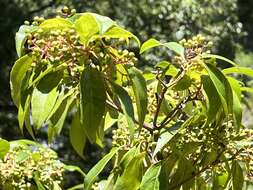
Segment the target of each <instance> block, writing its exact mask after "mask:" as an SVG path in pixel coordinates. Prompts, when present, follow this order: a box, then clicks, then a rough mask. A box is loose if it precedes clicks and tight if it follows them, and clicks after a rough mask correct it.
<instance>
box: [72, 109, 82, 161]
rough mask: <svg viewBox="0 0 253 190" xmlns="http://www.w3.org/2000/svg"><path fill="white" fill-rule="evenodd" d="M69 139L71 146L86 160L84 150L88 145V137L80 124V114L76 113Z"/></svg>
mask: <svg viewBox="0 0 253 190" xmlns="http://www.w3.org/2000/svg"><path fill="white" fill-rule="evenodd" d="M69 138H70V142H71V145H72V146H73V148H74V149H75V151H76V152H77V153H78V155H79V156H81V157H82V158H84V156H83V149H84V147H85V144H86V135H85V131H84V129H83V128H82V125H81V123H80V116H79V112H77V113H76V115H75V117H74V118H73V120H72V124H71V127H70V129H69Z"/></svg>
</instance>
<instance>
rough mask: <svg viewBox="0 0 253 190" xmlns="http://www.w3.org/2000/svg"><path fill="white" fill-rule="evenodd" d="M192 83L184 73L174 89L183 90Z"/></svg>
mask: <svg viewBox="0 0 253 190" xmlns="http://www.w3.org/2000/svg"><path fill="white" fill-rule="evenodd" d="M191 85H192V80H191V78H190V77H189V76H188V75H184V76H183V78H182V79H181V80H179V81H178V82H177V83H176V85H174V86H173V89H174V90H176V91H182V90H186V89H188V88H189V87H190V86H191Z"/></svg>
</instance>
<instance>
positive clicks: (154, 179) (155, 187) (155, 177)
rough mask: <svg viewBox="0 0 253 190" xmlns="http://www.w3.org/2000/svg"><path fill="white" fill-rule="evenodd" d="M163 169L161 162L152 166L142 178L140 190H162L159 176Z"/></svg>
mask: <svg viewBox="0 0 253 190" xmlns="http://www.w3.org/2000/svg"><path fill="white" fill-rule="evenodd" d="M161 168H162V165H161V162H159V163H156V164H154V165H151V166H150V167H149V168H148V170H147V171H146V172H145V174H144V176H143V178H142V181H141V185H140V190H160V181H159V175H160V172H161Z"/></svg>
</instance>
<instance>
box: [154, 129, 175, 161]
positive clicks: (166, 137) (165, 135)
mask: <svg viewBox="0 0 253 190" xmlns="http://www.w3.org/2000/svg"><path fill="white" fill-rule="evenodd" d="M177 132H178V130H175V131H169V130H167V131H166V130H163V131H162V132H161V135H160V137H159V138H158V140H157V144H156V147H155V150H154V153H153V155H152V157H155V156H156V154H157V153H158V152H160V151H161V150H162V149H163V147H164V146H165V145H166V144H167V143H168V142H169V141H170V140H171V139H172V137H174V135H175V134H177Z"/></svg>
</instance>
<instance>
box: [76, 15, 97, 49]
mask: <svg viewBox="0 0 253 190" xmlns="http://www.w3.org/2000/svg"><path fill="white" fill-rule="evenodd" d="M75 28H76V31H77V33H78V34H79V35H80V40H81V42H83V43H84V44H87V43H88V41H89V39H90V38H91V37H92V36H93V35H95V34H98V33H99V31H100V30H101V29H100V25H99V23H98V21H97V20H96V18H95V17H94V16H92V15H91V14H89V13H85V14H83V15H82V16H81V17H80V18H78V19H77V20H76V22H75Z"/></svg>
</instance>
